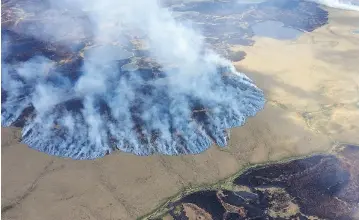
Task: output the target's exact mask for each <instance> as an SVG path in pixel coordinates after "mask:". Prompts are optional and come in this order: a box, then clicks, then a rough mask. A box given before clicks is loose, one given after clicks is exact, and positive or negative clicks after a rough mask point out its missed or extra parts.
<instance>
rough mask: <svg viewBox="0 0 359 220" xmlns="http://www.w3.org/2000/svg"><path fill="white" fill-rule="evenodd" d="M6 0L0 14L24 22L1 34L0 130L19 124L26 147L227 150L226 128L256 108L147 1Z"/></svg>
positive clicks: (231, 73)
mask: <svg viewBox="0 0 359 220" xmlns="http://www.w3.org/2000/svg"><path fill="white" fill-rule="evenodd" d="M9 2H10V3H9ZM9 2H8V3H9V5H10V6H7V7H8V8H6V9H3V10H8V14H9V15H8V16H9V17H10V18H14V17H15V18H18V17H19V16H22V17H23V20H24V21H21V22H13V23H11V22H10V24H8V27H7V31H4V33H3V38H5V40H4V39H3V43H2V50H3V56H2V57H3V58H2V59H3V60H2V63H3V65H2V81H1V84H2V90H3V94H4V95H3V96H4V97H3V99H2V125H4V126H10V125H19V126H21V127H23V131H22V141H23V142H24V143H26V144H28V145H29V146H30V147H32V148H34V149H37V150H39V151H42V152H46V153H48V154H51V155H57V156H63V157H71V158H74V159H94V158H97V157H102V156H104V155H105V154H108V153H111V152H113V151H114V150H121V151H124V152H130V153H134V154H136V155H150V154H154V153H159V154H167V155H177V154H195V153H200V152H203V151H204V150H206V149H207V148H208V147H209V146H210V145H211V144H212V143H213V142H215V143H216V144H218V145H219V146H222V147H223V146H226V144H227V139H228V134H227V132H226V129H228V128H231V127H235V126H241V125H243V123H244V122H245V120H246V118H247V117H249V116H253V115H255V114H256V112H257V111H259V110H260V109H261V108H262V107H263V105H264V102H265V101H264V97H263V93H262V91H261V90H260V89H258V88H257V87H256V86H255V85H254V84H253V82H252V81H251V80H250V79H248V78H247V77H246V76H245V75H244V74H242V73H238V72H236V70H235V69H234V67H233V66H232V64H231V63H230V62H229V61H228V60H225V59H223V58H221V57H220V56H219V55H217V54H216V53H214V52H213V51H211V50H209V49H207V47H206V45H205V42H204V40H203V37H202V36H201V34H200V33H198V32H197V31H196V30H194V29H193V28H192V27H191V24H190V22H186V24H184V23H180V22H178V21H176V20H175V18H174V16H173V15H172V13H171V11H170V10H168V9H167V8H165V7H163V6H161V4H160V3H159V2H158V1H156V0H142V1H133V0H121V1H116V0H102V1H97V0H71V1H70V0H66V1H56V0H48V1H40V2H38V3H36V2H35V3H34V2H31V3H29V1H19V2H20V3H18V4H14V5H17V6H11V1H9ZM18 5H20V6H21V10H22V11H23V12H22V13H21V15H19V14H17V13H19V11H21V10H12V9H13V8H14V7H19V6H18ZM11 13H14V15H13V14H11ZM14 20H16V19H14ZM19 36H20V37H19ZM24 36H26V37H24ZM20 38H21V39H22V40H19V39H20ZM29 42H32V43H29ZM34 42H37V43H36V45H35V46H34V45H33V44H35V43H34ZM44 42H45V43H44ZM139 45H140V46H139ZM14 54H15V55H14ZM29 54H31V55H29Z"/></svg>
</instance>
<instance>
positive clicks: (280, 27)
mask: <svg viewBox="0 0 359 220" xmlns="http://www.w3.org/2000/svg"><path fill="white" fill-rule="evenodd" d="M251 28H252V30H253V32H254V34H255V35H256V36H260V37H269V38H273V39H278V40H293V39H296V38H298V37H299V36H300V35H301V34H302V33H303V32H302V31H299V30H296V29H294V28H290V27H285V26H284V24H283V23H282V22H279V21H264V22H259V23H256V24H254V25H252V27H251Z"/></svg>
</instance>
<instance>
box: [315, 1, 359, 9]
mask: <svg viewBox="0 0 359 220" xmlns="http://www.w3.org/2000/svg"><path fill="white" fill-rule="evenodd" d="M311 1H313V2H317V3H319V4H322V5H326V6H328V7H331V8H338V9H344V10H351V11H359V1H358V0H311Z"/></svg>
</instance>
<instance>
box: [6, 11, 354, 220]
mask: <svg viewBox="0 0 359 220" xmlns="http://www.w3.org/2000/svg"><path fill="white" fill-rule="evenodd" d="M328 10H329V9H328ZM329 11H330V18H329V24H328V25H325V26H323V27H321V28H319V29H317V30H315V31H313V32H312V33H305V34H303V35H302V36H301V37H299V39H297V40H295V41H279V40H274V39H267V38H260V37H255V42H256V43H255V44H254V45H253V46H248V47H244V46H238V47H233V48H232V49H233V50H234V51H235V50H242V51H245V52H246V53H247V56H246V58H245V59H244V60H242V61H240V62H238V63H236V66H237V68H238V70H240V71H243V72H245V73H248V74H247V75H248V76H249V77H250V78H252V79H253V80H254V81H255V82H256V84H257V85H258V86H259V87H260V88H262V89H263V90H264V91H265V94H266V96H267V97H266V98H267V100H268V102H267V104H266V106H265V108H264V110H263V111H261V112H260V113H258V115H256V116H255V117H253V118H250V119H248V121H247V123H246V124H245V125H244V126H242V127H239V128H234V129H232V130H231V139H230V144H229V146H228V147H227V148H224V149H220V148H218V147H216V146H213V147H211V148H210V149H209V150H207V151H206V152H204V153H202V154H199V155H186V156H158V155H157V156H156V155H154V156H149V157H139V156H134V155H130V154H125V153H120V152H118V153H115V154H112V155H109V156H106V157H104V158H101V159H97V160H93V161H74V160H70V159H62V158H57V157H51V156H48V155H46V154H44V153H39V152H37V151H35V150H32V149H30V148H28V147H27V146H25V145H23V144H21V143H19V142H18V140H19V137H20V131H19V130H17V129H14V128H2V131H1V134H2V147H1V153H2V156H1V159H2V189H1V190H2V219H9V220H10V219H26V220H49V219H51V220H57V219H64V220H68V219H91V220H92V219H136V218H138V217H140V216H143V215H145V214H147V213H149V212H151V211H153V210H154V209H155V208H156V207H158V206H159V205H160V204H162V203H164V202H165V201H167V199H168V197H171V196H173V195H175V194H176V193H178V192H179V191H181V190H183V189H185V188H191V187H196V186H202V185H210V184H214V183H216V182H217V181H219V180H222V179H224V178H226V177H229V176H231V175H233V174H235V173H237V172H238V171H240V170H241V169H243V168H245V167H248V166H249V165H253V164H258V163H269V162H273V161H279V160H283V159H286V158H289V157H299V156H303V155H309V154H312V153H317V152H326V151H328V150H330V149H331V148H332V146H333V145H334V144H336V143H338V142H350V143H359V136H358V135H357V134H358V133H359V126H358V121H359V111H358V108H359V70H358V61H359V60H358V55H359V34H353V33H352V31H353V30H354V29H358V26H357V25H358V24H357V21H358V20H359V13H357V12H348V11H340V10H334V9H332V10H329ZM355 25H356V26H355ZM185 208H186V209H188V210H190V209H197V208H196V207H194V206H190V205H187V206H185Z"/></svg>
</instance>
